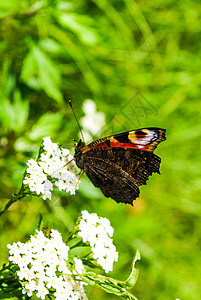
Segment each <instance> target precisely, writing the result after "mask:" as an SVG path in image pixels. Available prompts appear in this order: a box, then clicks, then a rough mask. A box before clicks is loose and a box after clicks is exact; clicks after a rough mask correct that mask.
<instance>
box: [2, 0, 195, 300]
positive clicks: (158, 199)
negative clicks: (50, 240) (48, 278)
mask: <svg viewBox="0 0 201 300" xmlns="http://www.w3.org/2000/svg"><path fill="white" fill-rule="evenodd" d="M200 15H201V4H200V1H195V0H194V1H190V0H186V1H173V0H172V1H171V0H157V1H134V0H125V1H120V0H119V1H115V0H113V1H111V0H108V1H106V0H96V1H95V0H94V1H89V0H78V1H59V0H58V1H54V0H47V1H38V2H37V1H25V0H21V1H17V0H12V1H11V0H9V1H0V124H1V126H0V166H1V172H0V179H1V188H0V197H1V204H0V206H1V209H3V207H4V205H5V203H6V202H7V201H8V200H9V199H10V197H11V195H12V194H13V193H16V192H18V190H19V187H20V184H21V181H22V176H23V172H24V170H25V166H26V162H27V160H28V159H30V158H35V157H36V155H37V151H38V149H39V146H40V143H41V140H42V137H44V136H51V137H52V140H53V141H54V142H59V143H70V144H71V143H72V139H73V138H75V139H78V138H79V131H78V128H77V125H76V123H75V119H74V117H73V114H72V111H71V110H70V108H69V106H68V103H67V100H68V99H71V100H72V101H73V104H74V108H75V111H76V114H77V117H78V119H80V118H81V117H83V116H84V113H83V109H82V106H83V102H84V100H85V99H88V98H89V99H92V100H93V101H94V102H95V103H96V105H97V110H98V111H102V112H104V113H105V116H106V126H105V127H104V129H103V132H102V134H101V136H97V137H94V138H99V137H102V136H104V135H105V134H113V133H119V132H121V131H124V130H125V131H127V130H132V129H135V128H140V127H147V126H152V127H161V128H166V130H167V140H166V141H165V142H163V143H161V144H160V145H159V146H158V149H156V151H155V152H156V154H158V155H159V156H160V157H161V159H162V164H161V174H162V175H161V176H158V175H157V174H154V175H153V176H152V177H151V178H150V179H149V182H148V184H147V186H143V187H141V193H140V198H138V199H137V200H136V201H135V206H134V207H131V206H128V205H124V204H117V203H116V202H115V201H113V200H111V199H106V198H105V197H104V196H103V195H102V194H101V192H100V191H99V190H97V189H95V188H94V187H93V185H92V184H91V182H89V180H88V178H87V177H86V175H84V176H83V178H82V182H81V185H80V189H79V191H78V192H77V193H76V195H75V196H69V195H66V194H65V193H57V192H56V193H54V195H53V198H52V200H51V201H44V200H41V199H37V198H35V197H33V198H31V197H29V198H25V199H23V200H21V201H19V202H17V203H15V204H14V205H13V206H11V207H10V209H9V210H8V211H7V212H6V213H5V214H4V215H3V216H2V217H1V220H0V248H1V255H0V262H1V263H3V262H6V261H7V255H8V251H7V248H6V245H7V244H8V243H12V242H14V241H18V240H20V241H25V240H26V239H27V238H28V236H29V235H30V234H32V233H33V232H34V229H35V228H37V226H38V222H39V216H40V214H42V216H43V220H44V223H45V224H46V225H47V226H48V227H49V228H55V229H58V230H60V231H61V232H62V234H63V236H64V238H65V236H67V233H68V231H69V230H71V229H72V228H73V226H74V222H75V221H76V218H77V217H78V216H79V215H80V212H81V210H83V209H87V210H88V211H89V212H96V213H97V214H99V215H100V216H103V217H107V218H108V219H109V220H110V221H111V225H112V226H113V227H114V229H115V233H114V243H115V245H116V247H117V249H118V251H119V261H118V263H115V264H114V271H113V272H112V273H111V274H110V275H111V276H113V277H115V278H118V279H122V280H124V279H126V277H127V276H128V275H129V271H130V264H131V261H132V257H133V255H134V253H135V250H136V249H139V251H140V253H141V256H142V258H141V261H140V262H138V263H137V265H138V267H139V269H140V275H139V279H138V282H137V284H136V286H135V287H134V289H133V293H134V295H135V296H136V297H137V298H139V300H152V299H153V300H161V299H166V300H171V299H173V300H175V299H176V298H179V299H181V300H200V299H201V294H200V286H201V280H200V274H201V265H200V261H199V259H200V224H201V223H200V215H201V205H200V201H199V200H200V191H201V178H200V169H201V160H200V155H201V154H200V136H201V122H200V117H201V116H200V111H201V102H200V99H201V91H200V86H201V61H200V54H201V51H200V48H201V39H200V34H201V22H200ZM87 295H88V298H89V299H97V300H99V299H117V297H115V296H111V295H109V294H108V295H107V294H106V293H104V292H103V291H100V290H97V289H92V288H88V289H87Z"/></svg>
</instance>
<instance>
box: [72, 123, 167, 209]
mask: <svg viewBox="0 0 201 300" xmlns="http://www.w3.org/2000/svg"><path fill="white" fill-rule="evenodd" d="M165 139H166V138H165V129H161V128H142V129H138V130H133V131H128V132H124V133H120V134H116V135H113V136H109V137H105V138H102V139H99V140H97V141H94V142H92V143H90V144H89V145H87V146H86V145H85V144H84V143H83V142H81V141H80V142H79V143H78V146H77V148H76V151H75V160H76V164H77V166H78V167H79V168H81V169H82V170H83V171H84V172H86V174H87V176H88V177H89V179H90V180H91V181H92V183H93V184H94V185H95V186H96V187H98V188H100V189H101V191H102V192H103V194H104V195H105V196H106V197H111V198H112V199H114V200H115V201H116V202H123V203H129V204H132V202H133V200H134V199H136V198H137V197H138V196H139V188H138V186H141V185H143V184H146V182H147V180H148V178H149V176H150V175H152V173H153V172H156V173H159V174H160V172H159V167H160V161H161V160H160V157H158V156H157V155H155V154H153V151H154V149H155V148H156V147H157V145H158V144H159V143H160V142H161V141H164V140H165Z"/></svg>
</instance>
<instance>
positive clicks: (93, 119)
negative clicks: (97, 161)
mask: <svg viewBox="0 0 201 300" xmlns="http://www.w3.org/2000/svg"><path fill="white" fill-rule="evenodd" d="M83 111H84V113H85V116H84V117H83V118H82V119H81V125H82V127H83V133H84V137H85V140H87V141H91V140H92V137H91V134H92V135H93V136H95V135H98V134H100V133H101V130H102V128H103V126H104V125H105V115H104V113H103V112H97V111H96V104H95V102H94V101H92V100H90V99H87V100H85V101H84V104H83Z"/></svg>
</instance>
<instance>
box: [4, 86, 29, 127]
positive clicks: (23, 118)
mask: <svg viewBox="0 0 201 300" xmlns="http://www.w3.org/2000/svg"><path fill="white" fill-rule="evenodd" d="M13 98H14V101H13V103H11V102H10V101H9V100H8V99H3V98H2V99H1V109H0V121H1V123H2V124H3V125H4V127H5V128H6V129H7V130H13V131H15V132H21V131H23V130H24V127H25V125H26V122H27V119H28V114H29V103H28V101H25V100H23V99H22V98H21V94H20V92H19V90H17V89H16V90H15V92H14V95H13Z"/></svg>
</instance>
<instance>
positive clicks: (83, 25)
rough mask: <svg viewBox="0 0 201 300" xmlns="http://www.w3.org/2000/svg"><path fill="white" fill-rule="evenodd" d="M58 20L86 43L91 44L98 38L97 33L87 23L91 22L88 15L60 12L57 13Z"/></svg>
mask: <svg viewBox="0 0 201 300" xmlns="http://www.w3.org/2000/svg"><path fill="white" fill-rule="evenodd" d="M58 22H59V23H60V24H61V25H62V26H63V27H65V28H68V29H70V30H71V31H73V32H74V33H75V34H76V35H77V36H78V38H79V39H80V40H81V41H82V42H84V43H86V44H90V45H93V44H95V43H96V42H97V40H98V35H97V33H96V32H95V30H94V29H93V28H92V27H90V26H89V25H88V24H90V23H91V22H92V19H91V18H89V17H88V16H81V15H78V14H72V13H60V14H59V15H58ZM87 23H88V24H87Z"/></svg>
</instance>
